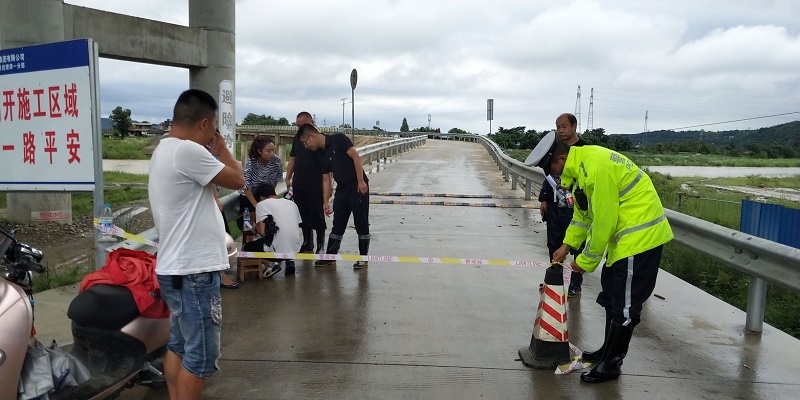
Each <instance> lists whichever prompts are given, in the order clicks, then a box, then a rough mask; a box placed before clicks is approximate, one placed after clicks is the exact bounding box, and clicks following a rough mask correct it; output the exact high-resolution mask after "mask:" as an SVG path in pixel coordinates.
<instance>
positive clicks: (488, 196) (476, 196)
mask: <svg viewBox="0 0 800 400" xmlns="http://www.w3.org/2000/svg"><path fill="white" fill-rule="evenodd" d="M369 195H370V196H410V197H455V198H461V199H516V200H523V198H522V197H516V196H501V195H497V194H453V193H408V192H369Z"/></svg>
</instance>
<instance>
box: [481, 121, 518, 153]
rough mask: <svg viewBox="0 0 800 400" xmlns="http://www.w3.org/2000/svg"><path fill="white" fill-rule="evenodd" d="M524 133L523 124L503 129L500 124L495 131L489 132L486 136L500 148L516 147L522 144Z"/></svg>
mask: <svg viewBox="0 0 800 400" xmlns="http://www.w3.org/2000/svg"><path fill="white" fill-rule="evenodd" d="M524 134H525V127H524V126H517V127H515V128H510V129H505V128H503V127H502V126H501V127H499V128H497V133H494V134H489V135H487V137H488V138H489V139H491V140H492V141H494V142H495V143H497V145H498V146H500V148H503V149H516V148H518V147H521V146H522V137H523V135H524ZM518 143H519V144H518Z"/></svg>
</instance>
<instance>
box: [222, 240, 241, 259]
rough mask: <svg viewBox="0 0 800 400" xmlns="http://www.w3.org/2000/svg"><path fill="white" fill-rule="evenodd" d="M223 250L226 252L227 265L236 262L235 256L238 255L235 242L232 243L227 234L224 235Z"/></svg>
mask: <svg viewBox="0 0 800 400" xmlns="http://www.w3.org/2000/svg"><path fill="white" fill-rule="evenodd" d="M225 249H227V251H228V263H229V264H230V263H233V262H234V261H236V254H237V253H239V249H237V248H236V242H234V241H233V237H232V236H231V235H230V234H228V233H226V234H225Z"/></svg>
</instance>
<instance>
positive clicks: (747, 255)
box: [436, 134, 800, 332]
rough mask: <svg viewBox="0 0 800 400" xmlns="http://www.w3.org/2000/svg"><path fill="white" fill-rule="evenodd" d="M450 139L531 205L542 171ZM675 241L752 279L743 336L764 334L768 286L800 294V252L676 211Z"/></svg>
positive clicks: (672, 214)
mask: <svg viewBox="0 0 800 400" xmlns="http://www.w3.org/2000/svg"><path fill="white" fill-rule="evenodd" d="M436 136H437V137H441V138H446V139H451V138H452V139H457V140H468V141H472V142H480V143H481V144H483V145H484V147H486V148H487V149H488V150H489V151H490V153H492V157H493V158H494V159H495V161H496V162H497V164H498V165H499V166H500V169H501V170H502V171H503V174H504V177H505V179H506V180H508V175H509V174H511V175H512V188H514V189H515V188H516V187H515V185H514V183H513V182H515V178H516V177H517V176H519V177H521V178H523V179H525V180H526V185H525V199H527V200H530V189H529V188H530V184H531V181H532V180H534V181H535V182H537V183H538V182H542V181H543V180H544V174H543V173H542V172H541V171H540V170H539V169H538V168H531V167H526V166H525V165H524V164H522V163H521V162H519V161H517V160H514V159H512V158H511V157H509V156H507V155H506V154H505V153H504V152H503V151H502V149H500V147H499V146H498V145H497V144H496V143H494V142H493V141H491V140H490V139H488V138H486V137H483V136H480V135H465V134H437V135H436ZM665 212H666V215H667V219H668V220H669V223H670V226H671V227H672V231H673V233H674V234H675V241H676V242H678V243H680V244H682V245H684V246H686V247H689V248H691V249H693V250H696V251H699V252H700V253H703V254H705V255H706V256H708V257H710V258H712V259H714V260H717V261H719V262H722V263H723V264H725V265H727V266H729V267H732V268H734V269H737V270H739V271H741V272H744V273H745V274H748V275H750V286H749V289H748V290H749V292H748V299H747V310H746V312H747V317H746V318H747V319H746V321H745V330H747V331H750V332H761V331H762V329H763V323H764V310H765V304H766V295H767V283H771V284H773V285H778V286H782V287H784V288H786V289H789V290H791V291H793V292H795V293H799V294H800V249H796V248H793V247H790V246H786V245H783V244H780V243H777V242H773V241H770V240H767V239H763V238H760V237H756V236H753V235H749V234H746V233H744V232H739V231H736V230H733V229H730V228H726V227H724V226H720V225H716V224H713V223H711V222H708V221H704V220H702V219H699V218H695V217H692V216H690V215H686V214H681V213H679V212H677V211H673V210H669V209H666V210H665Z"/></svg>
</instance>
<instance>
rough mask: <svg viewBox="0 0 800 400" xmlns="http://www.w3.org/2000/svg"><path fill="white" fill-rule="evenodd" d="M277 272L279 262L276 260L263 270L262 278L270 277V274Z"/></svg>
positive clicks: (279, 270)
mask: <svg viewBox="0 0 800 400" xmlns="http://www.w3.org/2000/svg"><path fill="white" fill-rule="evenodd" d="M278 272H281V263H279V262H276V263H274V264H272V267H270V268H269V269H267V270H266V271H264V278H272V275H275V274H277V273H278Z"/></svg>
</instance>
